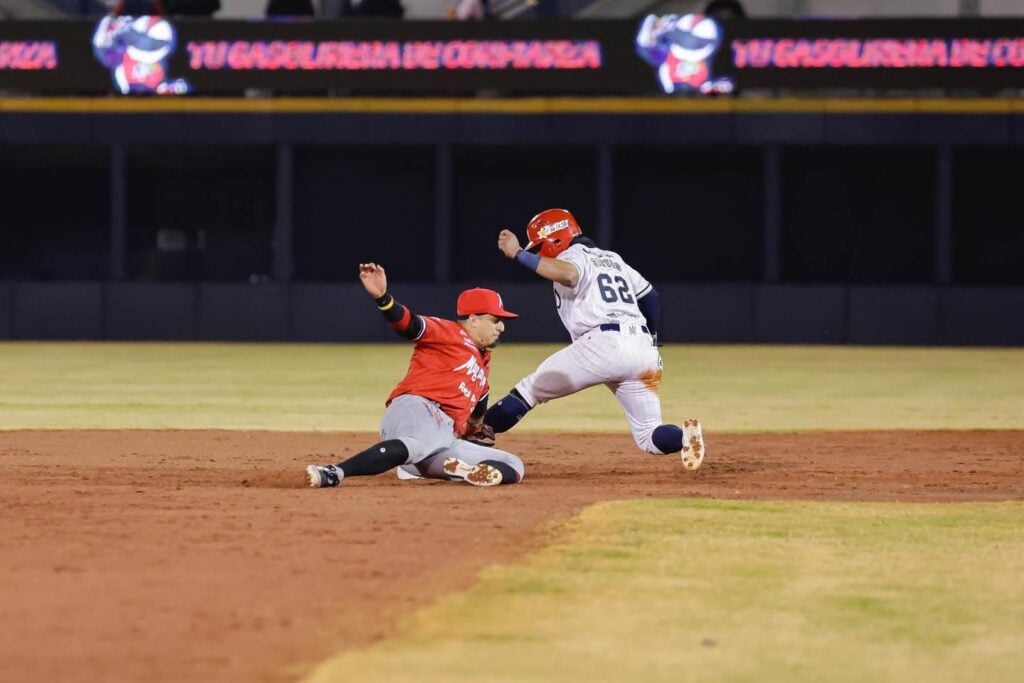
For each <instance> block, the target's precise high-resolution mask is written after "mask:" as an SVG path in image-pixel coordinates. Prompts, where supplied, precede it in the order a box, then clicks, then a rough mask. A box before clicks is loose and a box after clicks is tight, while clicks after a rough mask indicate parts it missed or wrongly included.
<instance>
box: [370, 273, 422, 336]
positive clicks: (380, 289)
mask: <svg viewBox="0 0 1024 683" xmlns="http://www.w3.org/2000/svg"><path fill="white" fill-rule="evenodd" d="M359 281H360V282H362V283H363V288H364V289H365V290H366V293H367V294H369V295H370V296H372V297H373V300H374V301H376V302H377V310H379V311H380V312H381V314H382V315H383V316H384V319H385V320H387V321H388V324H390V325H391V328H392V329H393V330H394V331H395V332H397V333H398V334H400V335H402V336H403V337H406V338H407V339H419V337H420V335H421V334H423V328H424V326H425V323H424V322H423V318H421V317H419V316H418V315H413V313H412V311H410V310H409V309H408V308H406V307H405V306H403V305H402V304H400V303H398V302H397V301H396V300H395V297H393V296H392V295H391V294H390V293H388V278H387V274H386V273H385V272H384V266H380V265H377V264H376V263H360V264H359Z"/></svg>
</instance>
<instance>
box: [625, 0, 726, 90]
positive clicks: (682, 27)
mask: <svg viewBox="0 0 1024 683" xmlns="http://www.w3.org/2000/svg"><path fill="white" fill-rule="evenodd" d="M721 44H722V29H721V27H720V26H719V25H718V22H716V21H715V20H714V19H712V18H711V17H706V16H704V15H703V14H684V15H682V16H680V15H678V14H665V15H662V16H658V15H656V14H648V15H647V16H646V17H645V18H644V21H643V23H642V24H641V25H640V30H639V32H637V35H636V51H637V54H639V55H640V57H642V58H643V59H644V61H646V62H648V63H649V64H650V65H651V66H653V67H654V68H655V69H656V70H657V74H658V82H659V83H660V84H661V88H662V90H664V91H665V92H666V93H676V92H700V93H704V94H710V93H730V92H732V91H733V90H734V89H735V84H734V83H733V81H732V79H730V78H727V77H724V76H723V77H719V78H714V75H713V74H712V73H711V63H712V60H713V59H714V56H715V53H716V52H718V48H719V46H720V45H721Z"/></svg>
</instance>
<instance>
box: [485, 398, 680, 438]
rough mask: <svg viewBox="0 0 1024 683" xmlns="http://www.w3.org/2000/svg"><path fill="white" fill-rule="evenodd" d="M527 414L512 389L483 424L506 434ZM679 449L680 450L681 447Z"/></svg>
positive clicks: (488, 411)
mask: <svg viewBox="0 0 1024 683" xmlns="http://www.w3.org/2000/svg"><path fill="white" fill-rule="evenodd" d="M528 412H530V406H528V405H526V401H524V400H523V397H522V396H520V395H519V392H517V391H516V390H515V389H513V390H512V391H510V392H509V393H508V395H507V396H505V397H504V398H503V399H501V400H500V401H498V402H497V403H495V404H494V405H493V406H491V407H490V408H488V410H487V414H485V415H484V424H486V425H487V426H488V427H490V428H492V429H493V430H494V431H495V432H499V433H500V432H507V431H508V430H510V429H512V428H513V427H515V426H516V423H518V422H519V421H520V420H522V419H523V416H524V415H526V414H527V413H528ZM680 443H682V437H680ZM679 448H680V450H681V449H682V446H680V447H679Z"/></svg>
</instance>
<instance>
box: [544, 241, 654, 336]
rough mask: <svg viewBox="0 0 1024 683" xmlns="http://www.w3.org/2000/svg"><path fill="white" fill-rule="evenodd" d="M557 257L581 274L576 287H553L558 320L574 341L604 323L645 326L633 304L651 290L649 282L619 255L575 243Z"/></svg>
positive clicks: (641, 316)
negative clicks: (559, 319)
mask: <svg viewBox="0 0 1024 683" xmlns="http://www.w3.org/2000/svg"><path fill="white" fill-rule="evenodd" d="M557 258H559V259H561V260H563V261H569V262H570V263H572V264H573V265H575V266H576V268H577V269H578V270H579V271H580V279H579V282H577V283H576V286H575V287H566V286H565V285H560V284H558V283H557V282H556V283H555V285H554V288H555V306H556V307H557V308H558V317H559V318H561V319H562V324H563V325H565V329H566V330H567V331H568V332H569V336H570V337H572V340H573V341H576V339H578V338H579V337H581V336H583V335H584V334H586V333H587V332H589V331H590V330H592V329H594V328H595V327H598V326H599V325H602V324H604V323H620V324H628V323H634V324H641V325H642V324H644V322H645V320H644V316H643V313H641V312H640V308H639V307H638V306H637V303H636V302H637V299H639V298H640V297H642V296H644V295H646V294H647V293H648V292H650V291H651V283H650V282H648V281H647V280H645V279H644V277H643V276H642V275H640V273H638V272H637V271H636V270H634V269H633V268H632V267H631V266H630V265H629V264H628V263H626V262H625V261H623V260H622V257H621V256H619V255H618V254H616V253H615V252H614V251H607V250H604V249H597V248H596V247H588V246H584V245H582V244H574V245H572V246H571V247H569V248H568V249H566V250H565V251H563V252H562V253H561V254H559V255H558V257H557Z"/></svg>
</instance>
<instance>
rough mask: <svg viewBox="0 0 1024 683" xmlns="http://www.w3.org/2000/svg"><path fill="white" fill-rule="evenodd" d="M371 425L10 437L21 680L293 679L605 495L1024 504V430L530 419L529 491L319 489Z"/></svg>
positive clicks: (8, 613)
mask: <svg viewBox="0 0 1024 683" xmlns="http://www.w3.org/2000/svg"><path fill="white" fill-rule="evenodd" d="M373 440H374V437H373V436H372V435H368V434H361V435H360V434H286V433H279V432H226V431H205V432H198V431H163V432H157V431H121V432H113V431H111V432H102V431H95V432H89V431H86V432H72V431H60V432H41V431H40V432H31V431H30V432H0V510H2V513H3V514H2V516H0V632H2V633H4V637H3V638H0V671H2V672H3V678H4V679H5V680H49V681H70V682H74V683H78V682H82V683H84V682H86V681H96V680H103V681H139V680H146V681H183V680H193V681H207V682H217V681H243V680H244V681H290V680H296V679H298V678H300V677H301V676H302V675H303V674H304V673H306V672H307V671H308V669H309V667H311V666H312V665H313V664H314V663H316V662H318V661H319V660H321V659H323V658H325V657H327V656H328V655H330V654H333V653H334V652H336V651H338V650H340V649H343V648H351V647H355V646H359V645H363V644H366V643H368V642H371V641H373V640H375V639H378V638H381V637H384V636H387V635H388V634H389V633H391V632H392V631H393V630H394V629H395V627H396V624H397V623H398V621H399V620H400V619H401V618H402V617H403V616H405V615H408V614H409V613H410V612H411V611H412V610H414V609H415V608H417V607H419V606H421V605H424V604H426V603H427V602H429V601H431V600H432V599H434V598H435V597H436V596H437V595H438V594H440V593H443V592H446V591H454V590H459V589H460V588H462V587H464V586H466V585H467V584H469V583H470V582H472V581H473V578H474V576H475V575H476V574H477V572H478V571H479V570H480V569H481V568H483V567H485V566H487V565H489V564H493V563H500V562H507V561H513V560H515V559H517V558H519V557H521V556H522V555H523V554H524V553H525V552H526V551H528V550H530V549H532V548H535V547H537V546H539V545H541V544H543V543H544V541H545V538H546V534H547V533H548V531H549V530H550V528H551V524H552V523H554V522H557V521H559V520H562V519H565V518H566V517H569V516H571V515H574V514H576V513H577V512H578V511H579V510H580V509H581V508H583V507H585V506H587V505H589V504H591V503H594V502H597V501H602V500H610V499H622V498H636V497H644V496H653V497H665V498H671V497H704V498H728V499H740V498H757V499H807V500H870V501H928V502H939V501H967V500H971V501H983V500H989V501H995V500H1008V499H1016V500H1020V499H1024V467H1022V465H1021V463H1022V462H1024V432H1021V431H998V432H996V431H989V432H850V433H842V432H840V433H817V434H809V433H801V434H770V435H765V434H747V435H715V434H713V433H712V434H710V435H709V436H708V448H709V455H708V460H707V462H706V463H705V465H704V467H703V468H702V469H701V470H700V471H698V472H696V473H691V472H687V471H685V470H683V469H682V468H681V467H680V465H679V461H678V458H676V457H670V458H657V457H654V456H645V455H644V454H642V453H639V452H637V451H636V449H635V447H634V446H633V444H632V441H631V440H630V438H629V436H628V435H584V436H581V435H571V436H569V435H563V436H551V435H546V436H543V437H541V436H537V435H532V436H531V435H528V434H523V435H518V436H515V435H513V436H508V437H505V438H503V439H502V446H503V447H505V448H508V449H509V450H512V451H515V452H518V453H520V454H523V455H524V456H525V457H524V460H526V461H527V468H528V469H527V479H526V481H525V482H524V484H523V485H521V486H515V487H500V488H498V489H478V488H473V487H470V486H465V485H458V484H450V483H446V482H399V481H398V480H397V479H396V478H395V477H394V476H393V475H391V474H387V475H382V476H380V477H374V478H367V479H352V480H350V481H347V482H346V483H345V485H344V486H343V487H342V488H340V489H337V490H318V491H313V490H309V489H307V488H304V484H305V482H304V466H305V465H306V464H308V463H310V462H336V461H338V460H341V459H342V458H343V457H344V455H345V454H346V453H349V452H352V451H355V450H358V449H359V448H362V447H365V445H366V444H368V443H372V441H373Z"/></svg>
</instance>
